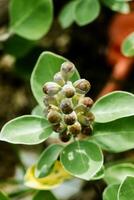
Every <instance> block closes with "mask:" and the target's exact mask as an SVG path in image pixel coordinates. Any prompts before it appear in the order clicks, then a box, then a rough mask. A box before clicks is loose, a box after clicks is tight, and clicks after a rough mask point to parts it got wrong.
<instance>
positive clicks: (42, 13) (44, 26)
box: [9, 0, 53, 40]
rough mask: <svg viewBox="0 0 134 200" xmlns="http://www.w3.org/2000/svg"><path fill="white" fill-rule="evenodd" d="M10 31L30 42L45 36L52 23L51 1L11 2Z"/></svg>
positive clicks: (21, 0) (20, 0)
mask: <svg viewBox="0 0 134 200" xmlns="http://www.w3.org/2000/svg"><path fill="white" fill-rule="evenodd" d="M9 11H10V19H11V22H10V31H11V32H13V33H16V34H18V35H20V36H22V37H24V38H27V39H30V40H38V39H40V38H41V37H42V36H43V35H45V34H46V33H47V32H48V30H49V28H50V26H51V23H52V19H53V5H52V0H38V1H35V0H28V1H27V0H19V1H18V0H12V1H11V3H10V7H9Z"/></svg>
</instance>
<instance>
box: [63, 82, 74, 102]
mask: <svg viewBox="0 0 134 200" xmlns="http://www.w3.org/2000/svg"><path fill="white" fill-rule="evenodd" d="M62 92H63V94H64V95H65V96H66V97H67V98H72V97H73V96H74V94H75V88H74V87H73V85H72V84H71V83H70V82H69V83H67V84H66V85H64V87H63V88H62Z"/></svg>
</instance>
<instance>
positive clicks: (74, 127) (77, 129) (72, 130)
mask: <svg viewBox="0 0 134 200" xmlns="http://www.w3.org/2000/svg"><path fill="white" fill-rule="evenodd" d="M68 132H69V133H70V134H73V135H74V136H77V135H78V134H79V133H80V132H81V125H80V123H79V122H75V123H74V124H73V125H71V126H69V127H68Z"/></svg>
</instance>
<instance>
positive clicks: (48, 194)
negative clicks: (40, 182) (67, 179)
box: [33, 190, 57, 200]
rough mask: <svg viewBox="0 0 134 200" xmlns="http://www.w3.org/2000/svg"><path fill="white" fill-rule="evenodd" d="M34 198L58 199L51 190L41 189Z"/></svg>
mask: <svg viewBox="0 0 134 200" xmlns="http://www.w3.org/2000/svg"><path fill="white" fill-rule="evenodd" d="M33 200H57V199H56V197H55V196H54V195H53V193H52V192H50V191H47V190H46V191H39V192H37V193H36V195H35V196H34V197H33Z"/></svg>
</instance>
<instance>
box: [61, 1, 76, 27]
mask: <svg viewBox="0 0 134 200" xmlns="http://www.w3.org/2000/svg"><path fill="white" fill-rule="evenodd" d="M77 3H78V1H70V2H69V3H67V4H66V5H65V6H64V7H63V9H62V11H61V13H60V16H59V21H60V24H61V26H62V27H63V28H67V27H69V26H70V25H71V24H72V23H73V22H74V16H75V15H74V13H75V8H76V5H77Z"/></svg>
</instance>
